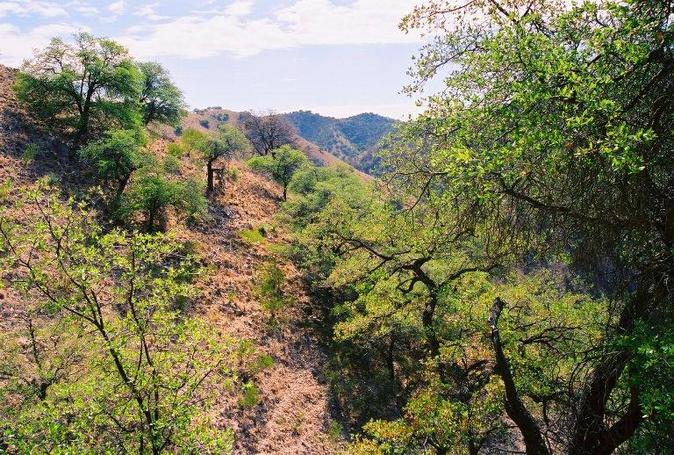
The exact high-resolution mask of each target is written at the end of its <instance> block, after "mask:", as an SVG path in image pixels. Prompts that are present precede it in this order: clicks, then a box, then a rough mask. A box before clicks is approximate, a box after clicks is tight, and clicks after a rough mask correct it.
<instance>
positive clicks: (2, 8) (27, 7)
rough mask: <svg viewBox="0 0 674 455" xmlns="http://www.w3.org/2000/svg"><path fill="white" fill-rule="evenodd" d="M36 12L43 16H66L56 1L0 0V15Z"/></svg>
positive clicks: (20, 14)
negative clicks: (2, 0) (9, 0)
mask: <svg viewBox="0 0 674 455" xmlns="http://www.w3.org/2000/svg"><path fill="white" fill-rule="evenodd" d="M31 14H36V15H40V16H44V17H59V16H67V15H68V12H67V11H66V10H65V9H64V8H63V7H61V6H59V5H58V4H57V3H53V2H41V1H33V0H17V1H11V2H0V17H4V16H9V15H16V16H28V15H31Z"/></svg>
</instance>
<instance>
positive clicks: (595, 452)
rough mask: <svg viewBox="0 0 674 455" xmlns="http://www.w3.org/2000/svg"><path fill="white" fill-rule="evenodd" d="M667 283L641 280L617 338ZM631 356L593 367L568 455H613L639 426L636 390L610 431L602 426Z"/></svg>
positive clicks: (613, 356)
mask: <svg viewBox="0 0 674 455" xmlns="http://www.w3.org/2000/svg"><path fill="white" fill-rule="evenodd" d="M665 275H666V274H665ZM667 282H668V280H667V279H666V276H664V275H662V276H652V277H649V278H648V279H642V281H641V283H640V284H639V288H638V289H637V292H636V293H635V295H634V296H633V298H632V299H631V300H630V301H629V302H628V303H627V305H625V308H623V310H622V312H621V314H620V319H619V321H618V326H617V328H616V332H617V335H623V334H627V333H630V332H631V331H632V330H633V329H634V326H635V323H636V322H637V321H639V320H640V319H641V320H642V319H645V318H647V317H648V309H649V308H650V307H651V303H652V302H657V301H658V300H661V299H662V300H664V298H665V297H666V295H667V289H666V287H665V285H664V284H663V283H667ZM653 306H655V305H653ZM630 355H631V353H630V352H629V351H628V350H621V351H618V352H617V353H613V354H611V355H610V356H607V357H606V358H604V359H603V360H602V361H601V362H600V363H599V364H598V365H597V366H596V367H595V368H594V371H593V373H592V376H591V379H590V381H589V383H588V385H587V387H586V392H585V395H584V396H583V398H582V401H581V403H580V406H579V412H578V417H577V419H576V428H575V433H574V436H573V439H572V440H571V445H570V449H569V454H570V455H600V454H609V453H612V452H613V451H614V450H615V449H617V448H618V446H619V445H620V444H622V443H623V442H625V441H626V440H627V439H629V438H630V437H631V436H632V435H633V434H634V432H635V431H636V430H637V428H638V426H639V424H640V423H641V409H640V406H639V403H638V396H639V391H638V389H633V390H632V400H631V401H630V406H629V408H628V410H627V412H626V413H625V415H624V416H623V417H622V418H621V419H620V420H619V421H618V422H617V423H616V424H615V425H614V426H613V427H611V428H606V423H605V419H606V406H607V402H608V400H609V398H610V397H611V393H612V392H613V390H614V389H615V387H616V385H617V383H618V380H619V379H620V376H621V375H622V374H623V372H624V370H625V367H626V366H627V363H628V361H629V359H630Z"/></svg>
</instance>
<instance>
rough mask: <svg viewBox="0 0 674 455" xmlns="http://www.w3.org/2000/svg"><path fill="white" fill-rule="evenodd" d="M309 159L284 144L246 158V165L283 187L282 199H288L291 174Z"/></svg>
mask: <svg viewBox="0 0 674 455" xmlns="http://www.w3.org/2000/svg"><path fill="white" fill-rule="evenodd" d="M308 162H309V160H308V159H307V157H306V156H305V155H304V153H302V152H300V151H299V150H295V149H293V148H291V147H290V146H288V145H284V146H282V147H280V148H278V149H276V150H274V151H273V152H272V154H271V155H265V156H256V157H254V158H251V159H250V160H248V165H249V166H250V167H251V169H253V171H255V172H259V173H262V174H266V175H268V176H269V177H271V178H272V179H273V180H274V181H275V182H277V183H279V184H280V185H281V186H282V187H283V200H284V201H286V200H288V185H289V184H290V182H291V181H292V178H293V175H295V173H296V172H297V171H298V170H300V169H301V168H302V166H305V165H306V164H307V163H308Z"/></svg>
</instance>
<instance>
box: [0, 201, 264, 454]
mask: <svg viewBox="0 0 674 455" xmlns="http://www.w3.org/2000/svg"><path fill="white" fill-rule="evenodd" d="M22 211H23V212H24V213H23V215H24V217H21V218H16V215H17V213H22ZM26 211H28V212H30V215H28V214H27V213H25V212H26ZM21 220H30V224H22V222H21ZM0 251H1V252H2V255H1V256H0V260H1V261H2V264H3V269H5V270H7V269H12V270H13V274H12V276H4V277H3V278H6V279H8V280H9V283H10V284H12V285H13V286H14V287H15V288H16V289H17V291H19V292H21V293H22V295H23V296H24V298H25V302H26V305H27V307H26V311H27V313H28V314H31V315H32V319H29V320H28V324H27V327H26V335H27V336H28V337H29V339H30V342H29V343H28V344H25V343H22V342H20V343H18V345H15V346H14V348H12V350H6V348H7V347H10V346H9V345H6V344H4V343H3V345H2V349H0V365H3V366H4V364H5V361H6V362H7V363H9V364H12V365H13V367H12V368H10V369H9V372H10V374H9V375H8V377H3V383H2V385H0V427H1V428H2V429H3V434H2V436H0V443H1V444H2V445H3V447H4V448H5V449H8V450H9V451H10V452H19V453H23V452H30V451H32V450H34V449H35V447H50V448H51V450H56V451H62V452H67V453H74V452H77V453H81V452H92V451H102V452H117V451H122V452H135V453H152V454H159V453H164V452H171V453H172V452H175V451H176V450H177V451H180V450H188V451H194V452H200V451H206V452H217V453H221V452H223V451H229V450H231V444H232V435H231V432H229V431H223V430H222V429H218V428H217V427H216V426H215V425H214V423H213V422H211V421H210V419H209V418H208V417H206V412H207V409H208V406H209V403H210V402H212V400H214V399H218V398H220V397H222V396H223V395H224V394H225V393H229V392H228V390H229V388H228V387H224V386H223V385H224V384H226V383H230V384H235V383H236V382H237V381H238V379H237V375H238V374H242V375H247V376H248V377H250V376H251V375H252V374H255V373H254V372H255V367H254V364H255V363H259V362H257V361H256V359H255V350H254V349H250V345H249V344H248V347H247V348H246V349H242V348H241V346H240V343H238V342H237V341H236V340H230V339H226V338H221V337H217V336H215V333H214V332H213V330H212V328H207V327H206V324H205V323H204V322H201V321H199V320H198V319H195V318H193V317H190V316H188V315H186V314H181V313H180V311H179V308H180V307H181V305H184V304H185V302H189V301H190V300H191V299H193V298H195V297H196V295H197V293H196V287H195V286H194V283H193V281H194V278H195V277H197V276H198V275H199V273H200V271H199V266H198V263H197V261H196V260H195V259H194V258H191V257H190V256H189V255H188V254H186V252H185V250H184V248H183V247H182V246H181V245H180V244H179V243H178V242H176V241H175V240H174V239H173V238H172V237H171V236H166V235H137V234H134V235H129V234H127V233H125V232H123V231H120V230H113V231H110V232H107V233H103V232H102V231H101V228H100V227H99V226H98V225H97V224H96V223H95V221H94V218H93V217H92V216H91V214H90V213H89V212H88V211H87V209H86V208H85V207H83V206H82V205H77V204H75V203H74V201H72V200H70V201H68V202H67V203H63V202H61V201H59V200H58V198H57V197H56V195H55V193H53V192H46V193H45V192H43V191H42V190H38V191H30V192H28V193H27V194H25V195H24V197H23V198H22V200H21V201H20V202H17V204H15V205H13V206H11V207H4V208H3V213H2V214H0ZM3 335H4V334H3ZM12 335H13V336H12V337H10V339H11V340H17V339H19V338H18V337H19V335H20V334H19V333H12ZM24 346H25V347H24ZM35 369H36V370H37V371H39V372H40V374H39V379H38V380H37V381H32V380H29V381H26V379H28V378H30V376H31V371H32V370H35ZM3 373H4V370H3ZM25 384H28V385H29V386H28V387H26V386H25ZM239 385H240V386H241V387H242V386H243V385H242V384H239ZM33 390H36V391H37V392H38V393H35V394H34V393H33ZM6 392H9V393H8V394H7V395H6Z"/></svg>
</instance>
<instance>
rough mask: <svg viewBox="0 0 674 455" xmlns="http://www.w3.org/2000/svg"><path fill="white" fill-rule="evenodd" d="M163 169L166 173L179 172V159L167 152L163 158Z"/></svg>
mask: <svg viewBox="0 0 674 455" xmlns="http://www.w3.org/2000/svg"><path fill="white" fill-rule="evenodd" d="M164 171H165V172H166V173H167V174H174V175H176V174H179V173H180V160H179V159H178V158H177V157H175V156H173V155H171V154H167V155H166V158H165V159H164Z"/></svg>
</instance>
